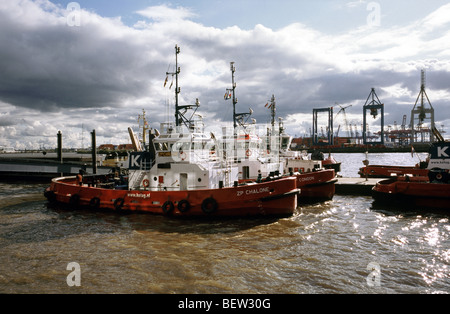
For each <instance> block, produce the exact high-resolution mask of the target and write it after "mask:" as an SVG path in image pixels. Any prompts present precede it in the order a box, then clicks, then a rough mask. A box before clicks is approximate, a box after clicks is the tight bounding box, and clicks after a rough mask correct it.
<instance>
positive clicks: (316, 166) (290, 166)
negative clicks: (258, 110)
mask: <svg viewBox="0 0 450 314" xmlns="http://www.w3.org/2000/svg"><path fill="white" fill-rule="evenodd" d="M235 70H236V69H235V67H234V62H231V72H232V88H230V89H227V91H226V94H225V97H224V98H225V100H227V99H232V102H233V121H234V134H228V136H225V135H224V137H223V141H224V143H229V142H232V139H233V138H236V139H237V141H236V145H237V146H236V152H237V155H236V161H237V164H238V166H239V174H240V177H239V180H240V182H246V181H251V180H257V181H258V182H260V181H264V180H266V179H269V180H270V179H273V178H278V177H280V176H281V177H283V176H294V177H295V178H296V179H297V187H298V188H299V189H300V190H301V193H300V195H299V197H298V201H299V203H315V202H321V201H326V200H331V199H333V197H334V194H335V183H336V182H337V179H336V171H335V170H334V168H333V167H330V168H329V169H325V168H324V167H323V161H322V160H310V159H308V158H307V157H306V156H302V155H301V154H300V153H299V152H293V151H291V150H290V146H291V142H292V137H291V136H289V135H288V134H286V133H285V129H284V126H283V122H282V119H281V118H279V126H278V128H277V127H276V125H275V115H276V102H275V96H274V95H272V98H271V100H270V105H269V103H267V104H266V107H268V108H269V109H270V110H271V127H269V128H267V130H266V134H265V135H264V136H258V135H257V134H256V132H255V125H254V124H250V125H249V124H246V120H245V119H247V120H248V118H249V116H250V115H251V114H252V110H250V112H249V113H236V104H237V99H236V83H235V80H234V72H235ZM224 133H225V132H224ZM221 145H223V144H221ZM227 145H228V144H227ZM219 146H220V145H219ZM228 146H229V145H228ZM336 165H340V164H337V163H336Z"/></svg>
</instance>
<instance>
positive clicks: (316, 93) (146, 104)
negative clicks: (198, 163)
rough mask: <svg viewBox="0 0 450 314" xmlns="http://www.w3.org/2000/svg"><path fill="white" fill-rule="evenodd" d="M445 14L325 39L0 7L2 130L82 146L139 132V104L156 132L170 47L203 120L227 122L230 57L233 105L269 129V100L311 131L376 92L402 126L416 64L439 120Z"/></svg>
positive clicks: (188, 16)
mask: <svg viewBox="0 0 450 314" xmlns="http://www.w3.org/2000/svg"><path fill="white" fill-rule="evenodd" d="M354 4H355V3H348V5H349V6H350V7H351V6H352V5H354ZM449 10H450V5H445V6H442V7H441V8H439V9H438V10H436V11H435V12H433V13H432V14H430V15H428V16H425V17H424V18H422V19H420V20H417V21H414V22H412V23H410V24H409V25H406V26H398V27H394V26H391V27H385V28H383V27H375V28H374V27H368V26H363V27H360V28H358V29H354V30H351V31H349V32H347V33H341V34H337V35H336V34H335V35H333V36H331V35H328V34H326V33H323V32H320V31H318V30H315V29H313V28H311V27H308V26H306V25H304V24H302V23H298V22H297V23H292V24H289V25H287V26H286V27H283V28H279V29H277V30H273V29H271V28H268V27H266V26H264V25H263V24H257V25H255V26H254V27H253V28H252V29H247V30H244V29H241V28H239V27H238V26H233V27H227V28H223V29H220V28H215V27H207V26H204V25H202V24H200V23H196V22H194V21H193V19H194V18H195V17H196V13H195V12H194V11H193V10H192V9H189V8H185V7H176V8H175V7H171V6H167V5H160V6H153V7H148V8H145V9H143V10H139V11H138V12H137V13H138V14H139V15H140V18H141V20H140V21H139V22H137V23H136V24H135V25H133V26H128V25H125V24H123V23H122V21H121V19H120V18H105V17H102V16H100V15H98V14H96V13H93V12H90V11H87V10H85V9H83V8H81V10H80V11H78V12H76V13H77V14H79V17H80V26H72V27H71V26H69V25H68V23H67V17H68V14H69V12H68V11H66V8H62V7H60V6H57V5H54V4H52V3H51V2H49V1H45V0H40V1H30V0H24V1H21V2H15V1H13V2H10V1H7V2H1V4H0V29H2V32H0V42H2V45H1V46H0V70H1V73H2V75H1V76H0V113H1V114H0V127H3V134H4V135H5V136H7V137H8V138H11V140H10V143H20V141H21V140H23V142H24V143H28V142H27V141H25V140H24V139H25V138H29V137H31V136H34V140H33V141H31V142H32V143H35V144H33V145H35V146H36V145H44V144H46V145H53V146H55V144H53V143H55V138H56V133H55V132H57V131H58V130H62V132H63V134H66V135H65V136H66V145H67V146H69V145H74V146H81V145H80V144H81V139H82V135H81V133H82V129H83V130H84V132H90V131H91V130H92V129H94V128H95V129H96V133H97V135H98V137H99V139H98V140H97V143H99V144H101V143H108V142H113V143H115V144H119V143H120V142H128V141H129V140H128V133H127V127H129V126H133V127H134V128H136V127H137V115H138V114H140V113H141V110H142V109H145V110H146V111H147V116H148V119H149V120H150V122H151V124H152V126H153V127H157V126H158V123H159V122H163V121H165V120H167V119H169V120H171V119H172V118H173V102H174V100H173V99H174V93H173V92H174V89H173V88H172V89H170V90H169V89H168V88H167V87H166V88H164V87H163V82H164V79H165V73H166V72H167V71H169V72H170V71H173V70H174V63H175V62H174V58H175V55H174V47H175V45H176V44H178V45H179V46H180V47H181V54H180V55H179V56H178V58H179V66H180V67H181V73H180V87H181V97H180V100H181V102H183V103H194V102H195V99H196V98H199V99H200V102H201V107H200V111H199V112H201V113H202V114H203V115H204V116H205V119H206V124H208V122H210V123H214V124H215V125H217V124H219V123H221V122H222V123H229V122H230V121H231V118H232V117H231V112H232V109H231V102H230V101H228V102H225V101H224V100H223V94H224V92H225V89H226V88H229V87H231V72H230V70H229V66H230V65H229V63H230V62H231V61H234V62H235V66H236V68H237V72H236V82H237V96H238V99H239V102H238V109H237V110H238V111H239V112H246V111H247V110H248V108H249V107H251V108H252V109H253V110H254V115H253V117H254V118H256V119H257V121H258V122H260V123H266V122H268V121H269V120H270V113H269V111H268V110H267V108H264V105H265V104H266V103H267V101H268V100H269V99H270V97H271V95H272V94H274V95H275V97H276V99H277V115H278V116H280V117H284V118H285V120H286V121H288V122H287V123H286V126H287V127H288V132H289V133H292V134H304V133H308V132H309V131H308V125H310V123H311V120H312V109H313V108H322V107H328V106H333V105H335V103H338V104H341V105H344V104H352V107H351V108H350V109H349V114H354V115H355V120H356V119H357V117H358V116H359V117H360V120H362V106H363V104H364V102H365V100H366V98H367V95H368V94H369V93H370V90H371V88H372V87H375V88H376V89H377V93H378V95H379V96H380V98H382V100H383V102H385V104H386V108H387V119H392V120H397V121H400V120H401V117H402V116H403V114H408V115H409V113H410V110H411V109H412V106H413V103H414V101H415V97H416V95H417V94H418V92H419V88H420V70H421V69H422V68H425V69H427V88H429V96H430V98H431V101H432V103H433V105H434V106H435V110H436V111H438V112H439V115H438V116H439V119H441V120H442V121H446V120H449V119H450V113H448V112H449V111H448V110H446V108H445V103H446V97H447V96H448V94H449V91H450V88H449V86H448V84H447V83H446V82H449V78H450V77H449V76H450V61H449V55H450V51H449V49H448V48H447V47H448V41H449V39H450V38H449V37H450V32H449V31H447V29H448V24H449V22H450V19H449V18H448V16H450V15H448V14H447V13H448V12H449ZM365 13H366V14H367V12H365ZM435 30H436V31H437V32H435ZM408 101H409V103H410V108H409V107H408V106H407V104H408ZM308 116H309V117H310V118H307V119H305V120H301V121H300V119H304V118H306V117H308ZM19 117H21V118H22V119H19ZM19 120H20V123H19ZM37 121H38V122H37ZM355 123H356V122H355ZM389 123H392V122H389ZM24 124H26V126H24ZM5 128H9V129H8V130H9V132H7V131H6V129H5ZM13 129H14V130H15V131H14V132H13V131H12V130H13ZM54 133H55V134H54ZM69 134H75V135H73V136H72V135H71V136H69ZM16 138H17V140H16ZM37 138H38V139H37ZM84 142H85V144H86V143H87V142H88V136H85V141H84ZM85 146H86V145H85Z"/></svg>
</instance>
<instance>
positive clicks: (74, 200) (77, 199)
mask: <svg viewBox="0 0 450 314" xmlns="http://www.w3.org/2000/svg"><path fill="white" fill-rule="evenodd" d="M79 203H80V195H78V194H74V195H72V196H71V197H70V199H69V204H70V205H71V206H77V205H78V204H79Z"/></svg>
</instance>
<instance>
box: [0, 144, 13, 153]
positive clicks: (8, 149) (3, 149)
mask: <svg viewBox="0 0 450 314" xmlns="http://www.w3.org/2000/svg"><path fill="white" fill-rule="evenodd" d="M14 152H15V149H14V148H13V147H3V146H0V153H14Z"/></svg>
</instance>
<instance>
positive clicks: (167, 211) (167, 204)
mask: <svg viewBox="0 0 450 314" xmlns="http://www.w3.org/2000/svg"><path fill="white" fill-rule="evenodd" d="M161 207H162V211H163V212H164V214H170V213H171V212H172V211H173V210H174V208H175V206H174V205H173V203H172V202H171V201H166V202H165V203H164V204H163V205H162V206H161Z"/></svg>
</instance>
